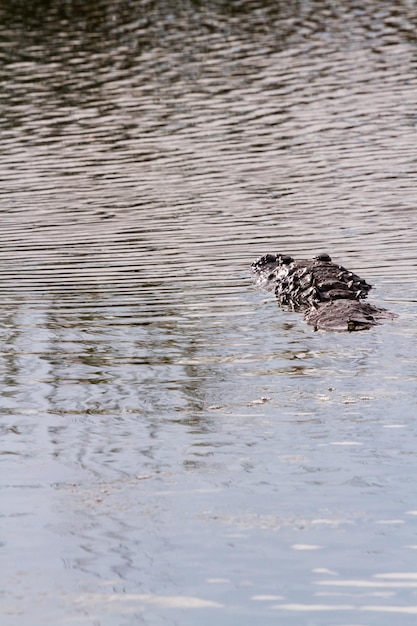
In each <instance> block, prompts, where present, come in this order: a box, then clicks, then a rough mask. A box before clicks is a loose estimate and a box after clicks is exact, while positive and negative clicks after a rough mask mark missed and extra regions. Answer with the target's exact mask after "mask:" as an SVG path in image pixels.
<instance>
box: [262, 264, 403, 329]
mask: <svg viewBox="0 0 417 626" xmlns="http://www.w3.org/2000/svg"><path fill="white" fill-rule="evenodd" d="M251 269H252V274H253V277H254V280H255V283H256V284H257V285H258V286H259V287H261V288H263V289H266V290H267V291H274V292H275V295H276V297H277V300H278V303H279V305H280V306H282V307H287V308H290V309H292V310H294V311H296V310H298V311H303V312H304V319H305V320H306V322H307V324H310V325H311V326H314V330H319V329H320V330H333V331H339V332H341V331H348V332H352V331H358V330H368V329H370V328H372V327H373V326H377V325H379V324H381V323H382V322H385V321H389V320H393V319H394V318H395V317H397V316H396V315H395V314H394V313H390V312H389V311H387V309H382V308H380V307H376V306H374V305H373V304H369V303H366V302H362V301H361V300H363V299H364V298H366V297H367V295H368V292H369V291H370V290H371V288H372V285H370V284H369V283H367V282H366V281H365V280H364V279H363V278H360V277H359V276H358V275H357V274H354V273H353V272H350V271H349V270H347V269H346V268H344V267H343V266H342V265H338V264H336V263H333V261H332V259H331V258H330V256H329V255H328V254H319V255H317V256H316V257H314V258H313V259H309V260H299V261H295V260H294V259H293V258H292V257H291V256H289V255H288V254H266V255H264V256H262V257H260V258H259V259H257V260H256V261H255V262H254V263H252V266H251Z"/></svg>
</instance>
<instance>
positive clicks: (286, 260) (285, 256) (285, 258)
mask: <svg viewBox="0 0 417 626" xmlns="http://www.w3.org/2000/svg"><path fill="white" fill-rule="evenodd" d="M277 256H278V259H279V260H280V262H281V263H282V264H283V265H289V264H290V263H292V262H293V261H294V259H293V258H292V256H290V255H289V254H278V255H277Z"/></svg>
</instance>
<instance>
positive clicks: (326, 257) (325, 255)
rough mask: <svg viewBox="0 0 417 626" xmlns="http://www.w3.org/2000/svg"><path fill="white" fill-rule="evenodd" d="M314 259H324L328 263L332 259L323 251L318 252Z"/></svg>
mask: <svg viewBox="0 0 417 626" xmlns="http://www.w3.org/2000/svg"><path fill="white" fill-rule="evenodd" d="M314 259H315V261H326V262H327V263H329V262H330V261H331V260H332V259H331V258H330V256H329V255H328V254H326V253H325V252H323V254H318V255H317V256H315V257H314Z"/></svg>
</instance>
